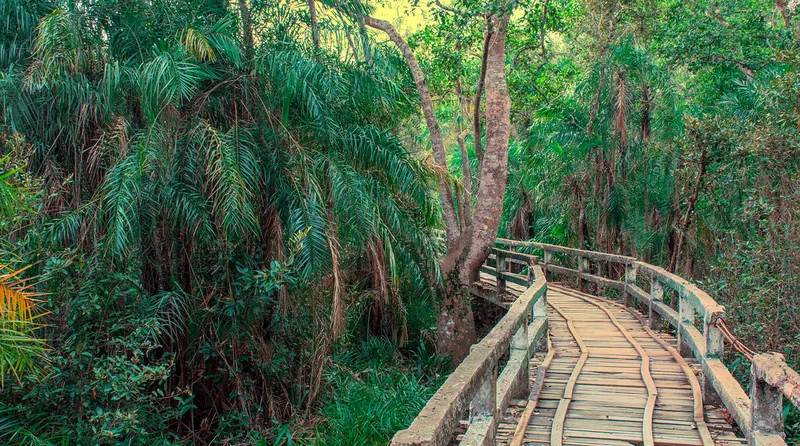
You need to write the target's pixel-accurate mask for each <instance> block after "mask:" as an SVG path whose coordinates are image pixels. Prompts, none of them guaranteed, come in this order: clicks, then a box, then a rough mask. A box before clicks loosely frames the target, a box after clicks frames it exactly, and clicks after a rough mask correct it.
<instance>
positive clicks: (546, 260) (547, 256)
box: [542, 249, 553, 282]
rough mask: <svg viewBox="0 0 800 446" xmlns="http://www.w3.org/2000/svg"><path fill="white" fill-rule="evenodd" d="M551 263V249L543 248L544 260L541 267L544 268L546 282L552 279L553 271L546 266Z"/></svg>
mask: <svg viewBox="0 0 800 446" xmlns="http://www.w3.org/2000/svg"><path fill="white" fill-rule="evenodd" d="M551 263H553V251H550V250H549V249H545V250H544V262H542V269H544V278H545V280H547V281H548V282H550V281H552V280H553V273H551V272H550V270H549V269H547V267H548V266H549V265H550V264H551Z"/></svg>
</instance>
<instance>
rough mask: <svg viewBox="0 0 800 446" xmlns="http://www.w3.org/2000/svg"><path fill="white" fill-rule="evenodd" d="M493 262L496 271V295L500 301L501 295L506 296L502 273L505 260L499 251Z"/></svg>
mask: <svg viewBox="0 0 800 446" xmlns="http://www.w3.org/2000/svg"><path fill="white" fill-rule="evenodd" d="M495 262H496V267H495V269H496V270H497V295H498V296H499V297H500V300H501V301H502V299H503V295H504V294H506V279H505V276H504V275H503V273H505V272H506V258H505V257H504V256H503V255H502V253H500V252H499V251H498V252H497V254H496V255H495Z"/></svg>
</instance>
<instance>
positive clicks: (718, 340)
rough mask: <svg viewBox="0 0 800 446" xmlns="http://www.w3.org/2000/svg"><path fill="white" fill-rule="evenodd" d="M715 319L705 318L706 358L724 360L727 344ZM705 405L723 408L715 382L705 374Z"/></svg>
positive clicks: (708, 316) (704, 341) (704, 342)
mask: <svg viewBox="0 0 800 446" xmlns="http://www.w3.org/2000/svg"><path fill="white" fill-rule="evenodd" d="M714 322H715V321H714V320H713V317H712V316H710V315H706V316H705V317H704V318H703V344H704V346H705V351H706V358H708V359H719V360H722V354H723V353H724V351H725V343H724V342H723V340H724V337H723V335H722V331H720V329H719V327H717V326H716V324H715V323H714ZM702 384H703V403H704V404H711V405H714V406H722V400H721V399H720V397H719V395H718V394H717V391H716V390H714V382H713V381H712V380H711V379H710V377H709V376H707V375H706V374H705V373H703V382H702Z"/></svg>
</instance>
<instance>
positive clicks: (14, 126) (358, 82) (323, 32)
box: [0, 0, 800, 445]
mask: <svg viewBox="0 0 800 446" xmlns="http://www.w3.org/2000/svg"><path fill="white" fill-rule="evenodd" d="M417 3H418V2H399V3H392V4H391V5H390V6H394V7H396V8H397V10H398V14H399V15H403V14H404V13H405V12H413V13H415V14H421V13H422V12H424V14H422V15H421V16H417V17H422V18H423V21H424V23H422V24H421V25H420V26H416V27H415V26H413V25H412V26H410V30H408V29H407V30H404V31H407V32H404V34H405V37H406V38H407V40H408V43H409V44H410V46H411V48H412V49H413V52H414V54H415V55H416V58H417V59H418V60H419V63H420V65H421V71H422V72H424V74H425V77H426V79H427V84H428V86H429V87H430V91H431V94H432V96H433V99H434V104H435V109H436V110H435V111H436V115H437V116H438V119H439V122H440V125H441V128H442V130H443V134H444V140H445V143H446V146H447V147H446V148H447V150H448V153H449V156H448V162H449V166H450V172H446V171H444V170H445V169H440V168H438V165H437V164H436V163H435V162H433V161H432V160H431V159H430V157H429V156H428V149H427V147H428V145H429V144H430V137H431V136H430V133H429V131H428V127H426V125H425V123H424V122H423V121H422V118H421V116H420V113H418V108H419V107H418V99H419V97H418V94H417V90H416V87H417V85H415V82H414V80H413V79H412V73H411V72H410V71H409V69H408V67H407V66H406V62H405V61H404V59H403V57H402V56H401V54H400V53H399V52H398V51H397V49H396V48H395V47H394V45H392V44H391V42H385V39H386V36H385V35H383V34H380V33H376V32H373V31H371V30H368V29H367V28H366V27H365V26H364V23H363V20H358V17H359V15H364V14H370V13H372V12H373V11H372V9H371V5H367V4H364V3H362V2H358V1H352V2H350V1H336V0H323V1H319V2H316V1H315V0H310V1H307V0H304V1H287V2H263V1H260V0H252V1H250V2H248V1H246V0H237V1H236V2H226V1H222V0H125V1H122V0H91V1H84V2H74V1H63V0H0V17H2V21H0V24H2V26H0V105H1V106H2V108H0V378H2V381H0V386H1V387H2V392H0V442H2V443H4V444H5V443H10V444H56V443H60V444H264V445H266V444H293V443H295V442H301V443H302V442H305V443H319V444H342V445H351V444H381V443H384V442H385V441H386V440H388V438H389V437H390V436H391V435H392V433H393V432H394V431H396V430H398V429H400V428H402V427H404V426H406V425H407V424H408V423H409V422H410V420H411V418H413V416H414V414H415V413H416V412H417V411H418V409H419V408H420V407H421V406H422V404H424V402H425V401H426V399H427V398H428V397H429V396H430V395H431V393H432V392H433V390H434V389H435V388H436V386H437V385H438V384H439V383H441V381H442V376H444V374H445V373H446V371H447V361H446V360H444V359H442V358H441V357H439V356H437V355H436V354H435V353H434V352H433V349H432V347H431V346H432V345H434V341H433V339H434V333H433V331H434V329H435V323H436V312H435V308H436V306H435V305H436V303H437V302H436V298H435V294H436V293H435V289H436V286H435V285H436V283H437V279H438V275H439V272H438V271H439V270H438V265H437V258H438V256H439V254H440V251H439V250H438V248H439V247H438V246H437V244H436V243H435V241H434V238H433V237H431V235H432V232H433V228H442V227H443V222H442V218H441V216H440V213H441V212H440V210H439V207H440V203H438V202H437V198H436V197H437V194H438V192H439V191H437V184H438V183H440V182H441V183H444V184H449V185H451V186H452V189H453V191H454V196H455V197H457V201H461V200H463V202H465V203H467V208H469V207H470V206H471V207H473V208H476V207H477V204H478V203H477V193H476V192H477V188H478V182H479V177H480V159H479V156H478V153H479V150H476V149H480V145H481V143H482V142H483V139H482V138H483V136H484V135H485V133H484V132H485V129H484V130H481V129H482V127H481V113H480V110H481V107H480V103H481V90H480V88H482V87H479V85H481V66H482V55H484V54H485V53H486V49H485V46H486V45H487V42H488V38H485V31H486V29H487V18H488V16H490V15H491V14H493V13H494V12H495V11H494V9H492V8H493V7H494V5H495V4H497V2H492V1H479V0H456V1H452V2H450V1H443V2H438V1H436V2H431V4H427V2H419V4H417ZM506 3H507V4H509V5H510V6H511V7H513V11H512V13H511V15H510V21H509V24H508V33H507V43H506V50H505V54H506V58H505V59H506V73H507V80H508V88H509V91H510V97H511V101H512V108H511V123H512V128H513V130H512V138H511V141H510V144H509V148H508V151H509V152H508V154H509V163H508V186H507V188H506V193H505V199H504V208H503V215H502V224H501V233H502V235H508V236H511V237H513V238H518V239H532V240H537V241H545V242H550V243H557V244H562V245H568V246H574V247H580V248H585V249H593V250H598V251H608V252H617V253H622V254H628V255H633V256H637V257H640V258H643V259H645V260H647V261H649V262H651V263H654V264H659V265H661V266H664V267H666V268H669V269H671V270H673V271H676V272H677V273H679V274H681V275H683V276H685V277H687V278H691V279H692V280H695V281H697V282H699V283H700V284H701V286H702V287H703V288H704V289H706V290H707V291H709V293H710V294H712V295H713V297H715V298H716V299H717V300H719V301H720V302H723V303H725V304H726V305H727V306H728V308H729V319H730V320H731V325H732V326H733V327H734V330H735V332H736V334H737V335H738V336H740V337H741V338H742V339H743V340H744V342H745V343H746V344H748V345H750V346H752V347H757V349H758V350H774V351H782V352H784V353H785V354H786V355H787V359H788V360H789V361H790V363H791V364H792V365H794V366H795V367H797V366H799V365H800V356H798V354H799V353H798V352H800V328H798V327H800V319H798V318H800V316H798V315H800V301H798V297H797V296H798V295H800V263H798V262H797V259H799V258H800V232H799V230H798V226H797V222H798V221H800V187H799V186H798V185H800V181H798V180H800V178H798V176H799V175H800V170H799V168H800V147H798V144H799V143H800V139H799V138H798V136H799V135H798V130H800V59H798V54H799V53H798V49H800V48H799V47H800V45H798V43H799V42H800V40H798V39H800V28H798V26H800V18H798V17H796V15H797V11H796V10H795V8H797V6H798V5H797V4H796V2H788V4H787V2H785V1H783V0H775V1H772V0H744V1H741V0H740V1H736V2H732V1H731V2H720V1H718V0H698V1H694V2H688V3H687V2H678V1H675V0H655V1H640V0H623V1H610V0H608V1H607V0H592V1H582V0H581V1H579V0H520V1H510V2H506ZM372 6H374V5H372ZM475 11H480V13H473V12H475ZM388 19H389V20H390V21H392V20H395V19H397V20H396V21H399V17H388ZM484 65H485V64H484ZM476 93H477V98H476ZM476 110H478V112H477V114H476ZM476 116H477V124H478V125H477V126H475V123H476V121H475V117H476ZM484 127H485V126H484ZM476 128H477V129H478V131H477V135H476V134H475V133H476V131H475V129H476ZM487 139H488V138H487ZM476 146H477V147H476ZM465 166H466V167H467V169H464V167H465ZM495 198H498V197H495ZM498 199H499V198H498ZM457 204H458V203H457ZM462 212H463V211H462ZM467 214H468V213H467ZM461 218H462V219H463V218H464V217H463V216H461ZM729 354H730V355H731V356H734V357H733V358H731V359H732V361H728V362H729V363H731V364H733V368H734V372H735V374H737V376H738V377H741V378H743V379H744V380H746V375H747V370H748V369H749V364H747V362H746V361H744V359H743V358H741V357H735V354H734V353H729ZM785 416H786V426H787V432H788V433H789V435H790V436H792V435H793V436H795V438H797V436H800V416H799V415H798V414H797V412H796V411H789V410H788V409H787V411H786V414H785Z"/></svg>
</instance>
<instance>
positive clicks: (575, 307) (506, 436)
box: [497, 285, 746, 446]
mask: <svg viewBox="0 0 800 446" xmlns="http://www.w3.org/2000/svg"><path fill="white" fill-rule="evenodd" d="M515 288H516V287H514V288H510V289H509V291H510V292H511V293H512V294H514V293H515V292H518V291H519V289H515ZM547 301H548V307H549V308H548V319H549V329H550V342H551V348H550V354H548V355H547V356H546V357H544V358H542V357H541V355H539V357H538V358H534V359H533V360H532V361H531V368H530V370H531V380H532V381H534V382H532V383H531V386H532V388H533V389H534V392H538V394H535V395H532V398H531V399H530V400H529V402H526V401H522V403H524V405H519V403H518V405H517V406H516V407H515V406H514V405H512V406H511V407H510V408H509V409H508V410H507V412H506V414H505V416H504V417H503V419H502V420H501V421H500V423H499V426H498V432H497V444H502V445H508V444H526V445H548V444H549V445H558V444H564V445H628V444H644V445H653V444H657V445H687V446H688V445H701V446H708V445H713V444H721V445H740V444H746V441H745V440H744V439H741V438H736V437H735V436H734V435H733V434H732V428H731V427H730V426H728V424H727V423H726V422H725V421H724V418H722V417H721V415H719V414H718V413H716V416H714V417H713V418H712V419H711V420H709V421H711V423H709V424H710V425H711V427H712V430H709V427H708V426H707V424H706V419H705V418H704V416H703V413H704V410H703V407H702V396H701V392H700V385H699V382H698V380H697V378H696V376H695V371H694V370H695V369H694V368H692V367H691V366H690V365H689V364H688V363H687V362H686V361H685V360H684V359H683V358H681V356H680V355H679V354H678V352H677V351H676V349H675V339H674V338H672V339H662V337H661V336H659V335H658V334H656V333H654V332H652V331H650V330H649V329H647V328H645V326H643V325H642V323H641V322H640V321H639V320H638V319H637V318H636V317H634V316H633V315H632V314H631V313H630V312H628V311H627V310H625V309H624V308H621V307H619V306H616V305H614V304H611V303H608V302H606V301H603V300H599V299H597V298H595V297H594V296H590V295H588V294H584V293H580V292H577V291H574V290H572V289H569V288H564V287H560V286H556V285H550V287H549V289H548V295H547ZM662 336H663V335H662ZM540 366H541V367H544V368H546V373H545V374H544V376H545V378H544V382H543V385H539V386H537V385H536V382H535V380H536V374H537V372H538V368H539V367H540ZM532 405H535V411H532V410H531V406H532ZM526 408H527V409H528V411H527V413H526V410H525V409H526ZM714 414H715V413H714V412H713V411H711V412H709V415H712V416H713V415H714ZM521 423H522V424H521ZM515 434H516V435H515ZM514 437H516V442H514V441H513V440H514ZM712 437H713V438H712Z"/></svg>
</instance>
